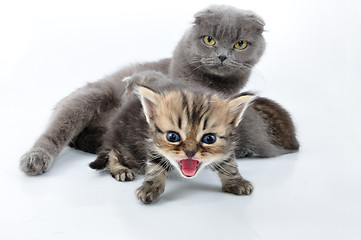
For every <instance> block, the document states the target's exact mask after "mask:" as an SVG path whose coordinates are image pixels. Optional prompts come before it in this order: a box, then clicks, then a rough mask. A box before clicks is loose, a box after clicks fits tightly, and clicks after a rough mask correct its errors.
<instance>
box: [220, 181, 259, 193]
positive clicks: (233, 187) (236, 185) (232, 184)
mask: <svg viewBox="0 0 361 240" xmlns="http://www.w3.org/2000/svg"><path fill="white" fill-rule="evenodd" d="M222 190H223V191H224V192H229V193H233V194H236V195H250V194H251V193H252V191H253V186H252V184H251V183H250V182H249V181H247V180H245V179H233V180H230V181H229V182H227V183H226V184H224V185H223V186H222Z"/></svg>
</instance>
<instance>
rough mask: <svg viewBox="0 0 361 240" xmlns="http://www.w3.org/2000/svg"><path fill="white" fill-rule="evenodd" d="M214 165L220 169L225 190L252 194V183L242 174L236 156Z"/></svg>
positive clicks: (239, 193)
mask: <svg viewBox="0 0 361 240" xmlns="http://www.w3.org/2000/svg"><path fill="white" fill-rule="evenodd" d="M214 167H215V168H216V169H217V171H218V175H219V177H220V179H221V182H222V190H223V191H224V192H229V193H233V194H236V195H250V194H251V193H252V191H253V186H252V184H251V183H250V182H249V181H247V180H245V179H244V178H243V177H242V176H241V174H240V173H239V171H238V167H237V163H236V161H235V160H234V158H231V159H229V160H226V161H224V162H222V163H219V164H217V165H216V166H214Z"/></svg>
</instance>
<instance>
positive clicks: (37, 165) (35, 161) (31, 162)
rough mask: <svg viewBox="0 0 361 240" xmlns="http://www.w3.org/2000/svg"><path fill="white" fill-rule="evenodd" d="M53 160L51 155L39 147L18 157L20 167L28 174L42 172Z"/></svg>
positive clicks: (33, 174) (32, 174) (34, 174)
mask: <svg viewBox="0 0 361 240" xmlns="http://www.w3.org/2000/svg"><path fill="white" fill-rule="evenodd" d="M52 162H53V159H52V157H51V156H50V155H49V154H48V153H46V152H45V151H43V150H41V149H36V150H32V151H29V152H28V153H26V154H24V155H23V156H22V157H21V159H20V169H21V170H22V171H23V172H24V173H26V174H27V175H30V176H36V175H40V174H43V173H44V172H45V171H46V170H47V169H48V168H49V167H50V165H51V163H52Z"/></svg>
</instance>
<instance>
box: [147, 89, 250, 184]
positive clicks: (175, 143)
mask: <svg viewBox="0 0 361 240" xmlns="http://www.w3.org/2000/svg"><path fill="white" fill-rule="evenodd" d="M146 90H148V89H146ZM154 96H156V97H154ZM154 96H152V97H150V98H151V102H152V101H154V102H155V104H153V103H151V102H146V101H147V100H146V99H144V98H143V100H142V103H143V108H144V109H145V112H146V115H147V119H148V122H149V123H150V126H151V129H152V131H153V141H154V144H155V147H156V151H157V152H158V153H160V154H161V155H163V156H164V157H166V158H167V159H168V160H169V162H170V163H171V164H172V165H173V166H174V168H175V169H177V170H178V171H179V172H180V173H181V174H182V176H184V177H187V178H191V177H194V176H196V175H197V173H198V172H199V171H200V170H201V169H203V168H204V167H206V166H207V165H210V164H212V163H217V162H221V161H224V160H227V159H228V158H229V156H230V155H231V154H233V151H234V144H235V143H234V142H233V141H234V140H233V139H232V137H231V134H232V131H233V129H234V128H235V127H236V125H237V124H238V123H239V121H240V119H241V115H242V114H243V111H244V109H245V108H246V106H247V104H248V102H249V100H250V98H251V97H250V96H243V97H242V98H243V99H238V98H237V99H234V100H233V101H232V100H229V99H221V98H219V97H218V96H217V95H209V94H195V93H192V92H188V91H183V92H180V91H173V92H169V93H166V94H165V95H154ZM148 99H149V98H148Z"/></svg>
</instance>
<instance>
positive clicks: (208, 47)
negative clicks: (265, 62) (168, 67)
mask: <svg viewBox="0 0 361 240" xmlns="http://www.w3.org/2000/svg"><path fill="white" fill-rule="evenodd" d="M263 26H264V23H263V21H262V20H261V19H260V18H259V17H258V16H256V15H255V14H253V13H252V12H249V11H244V10H238V9H236V8H233V7H228V6H213V7H210V8H208V9H206V10H204V11H201V12H199V13H197V14H196V15H195V22H194V26H193V27H192V28H191V29H190V31H189V32H188V34H187V36H186V39H187V42H186V43H185V44H186V45H187V46H186V48H185V51H186V52H185V54H184V55H183V57H185V58H186V61H187V62H188V64H189V65H192V66H193V67H194V70H195V71H197V70H199V71H202V72H208V73H210V74H215V75H219V76H227V75H234V74H237V73H238V72H242V71H244V70H247V69H250V68H251V67H252V66H253V65H255V64H256V63H257V62H258V60H259V58H260V57H261V55H262V53H263V51H264V48H265V42H264V38H263V36H262V33H263Z"/></svg>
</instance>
